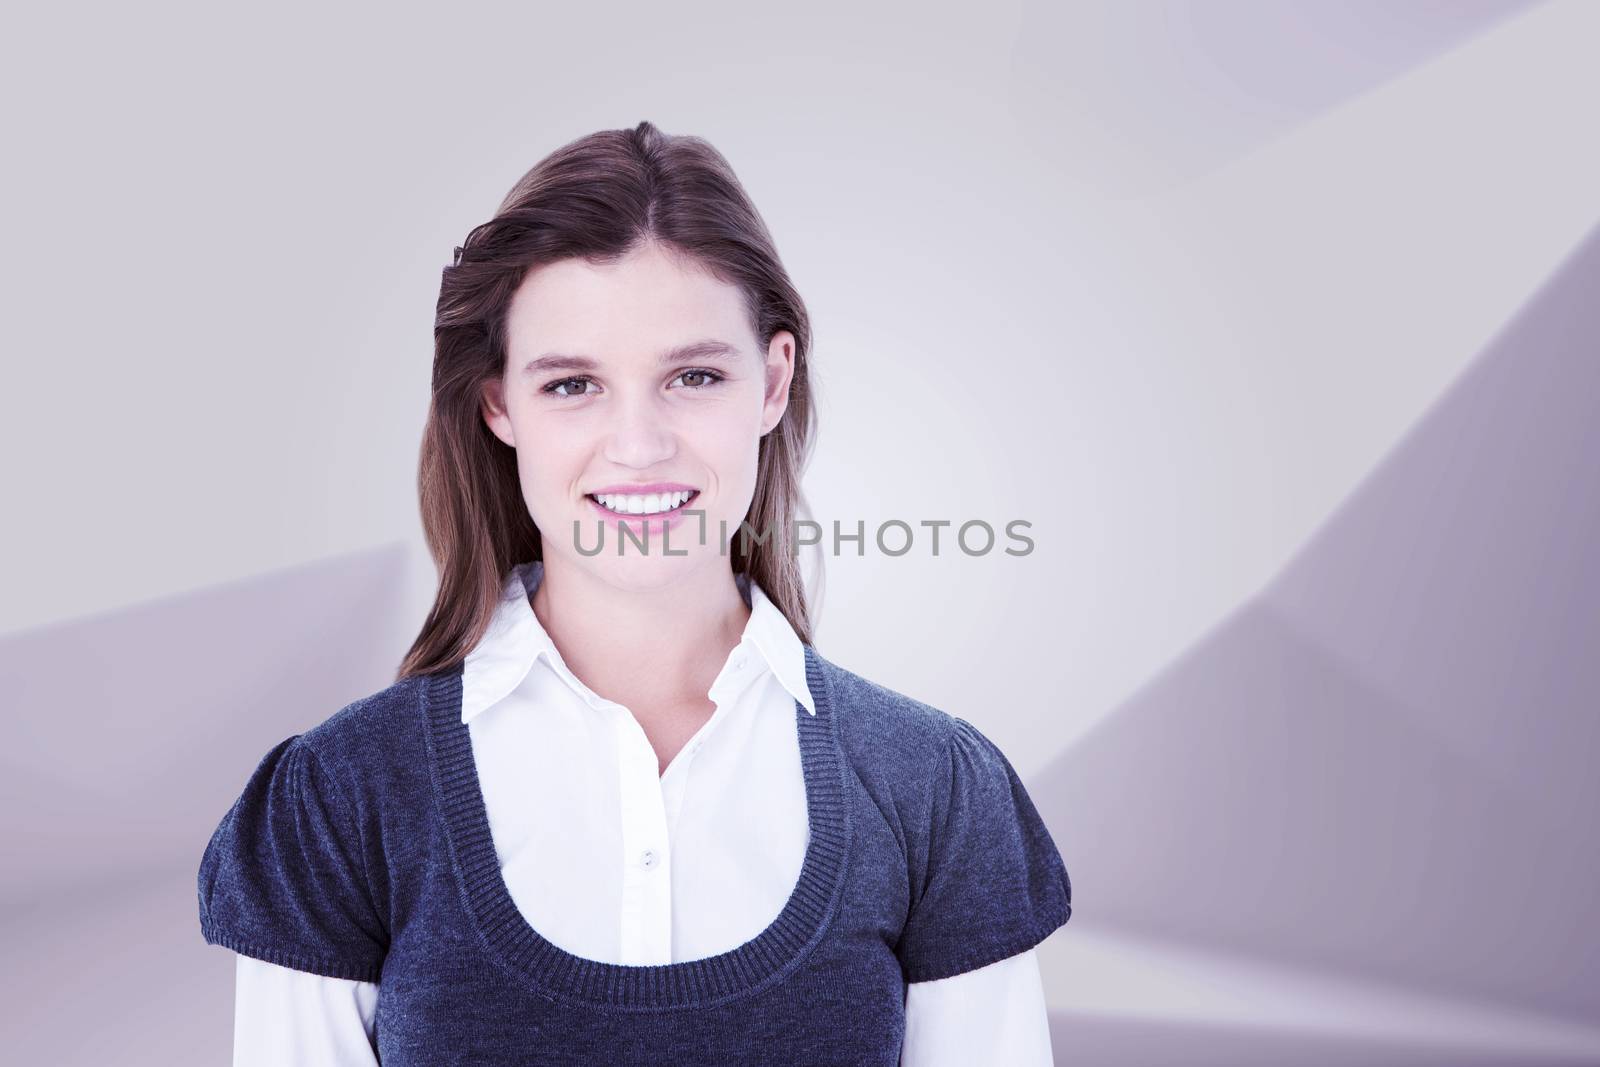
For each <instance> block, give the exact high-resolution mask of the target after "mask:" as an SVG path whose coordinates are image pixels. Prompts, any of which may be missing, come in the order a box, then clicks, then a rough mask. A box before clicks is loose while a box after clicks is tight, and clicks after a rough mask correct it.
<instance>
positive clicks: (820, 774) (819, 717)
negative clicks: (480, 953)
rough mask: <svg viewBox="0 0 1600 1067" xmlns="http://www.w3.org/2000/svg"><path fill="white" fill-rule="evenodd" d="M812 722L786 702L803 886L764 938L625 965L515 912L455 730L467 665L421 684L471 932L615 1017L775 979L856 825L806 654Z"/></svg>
mask: <svg viewBox="0 0 1600 1067" xmlns="http://www.w3.org/2000/svg"><path fill="white" fill-rule="evenodd" d="M805 655H806V684H807V685H808V687H809V688H810V690H811V696H812V700H813V702H814V703H815V705H816V712H817V713H816V714H815V715H812V714H811V713H810V712H808V711H807V710H806V708H805V705H803V704H801V703H800V702H799V701H798V700H796V701H795V702H794V708H795V728H796V730H797V731H798V734H799V741H800V760H801V765H802V769H803V771H804V775H805V788H806V817H807V822H808V825H809V830H810V839H809V841H808V842H807V845H806V854H805V859H804V862H803V864H802V866H801V870H800V877H799V880H798V881H797V882H796V884H795V886H794V889H793V890H792V891H791V893H790V895H789V899H788V901H787V902H786V903H785V904H784V907H783V910H782V911H781V912H780V913H779V914H778V917H777V918H776V919H774V920H773V921H772V923H771V924H770V925H768V926H767V927H766V929H764V930H762V931H761V933H759V934H757V935H756V936H755V937H754V938H752V939H751V940H749V941H746V942H744V943H743V944H742V945H739V946H738V947H736V948H733V949H730V950H729V951H726V952H722V953H719V954H717V955H715V956H707V957H703V958H701V959H697V960H685V961H682V962H678V963H665V964H647V965H642V966H640V965H632V964H618V963H606V962H602V961H600V960H593V959H588V958H586V957H583V956H577V955H574V954H572V953H570V952H567V951H566V950H564V949H562V948H560V947H559V946H557V945H555V944H553V943H552V942H550V941H547V940H546V939H545V938H544V937H543V936H542V935H540V933H539V932H538V931H537V930H535V929H534V928H533V926H532V925H531V924H529V923H528V921H527V919H526V918H525V917H524V916H523V914H522V913H521V912H520V911H518V910H517V907H516V904H515V903H514V902H513V900H512V898H511V893H510V891H509V890H508V889H507V888H506V883H505V879H504V877H503V876H502V874H501V872H500V864H499V861H498V858H497V856H496V853H495V848H494V841H493V839H492V837H491V834H490V830H489V819H488V812H487V810H486V808H485V806H484V800H483V790H482V788H481V786H480V784H479V780H478V768H477V762H476V760H475V759H474V758H473V754H472V738H471V734H470V732H469V730H468V727H467V724H466V723H463V722H462V721H461V695H462V671H463V669H464V666H463V665H458V666H457V667H455V668H454V669H452V670H449V671H443V672H437V673H434V674H431V675H427V676H426V677H425V678H424V685H423V687H422V690H423V699H424V704H425V708H424V710H425V715H426V719H427V725H428V729H427V730H426V731H425V733H426V734H427V738H428V755H429V760H430V763H431V773H432V776H433V782H434V791H435V795H436V798H437V800H438V803H439V807H440V812H441V814H442V816H443V818H444V823H445V831H446V836H447V838H448V840H449V844H450V856H451V863H452V866H453V868H454V873H455V876H456V880H457V883H458V885H459V886H460V889H461V892H462V897H463V900H464V902H465V904H466V907H467V911H468V912H469V913H470V917H471V920H472V923H473V925H474V926H475V927H476V928H477V930H478V933H479V934H480V936H481V938H482V940H483V941H484V943H485V944H486V945H487V946H488V949H489V951H490V952H492V953H493V954H495V955H496V956H498V957H499V958H500V959H501V961H502V962H503V963H504V964H505V965H507V966H508V967H509V968H510V969H511V970H512V971H513V972H514V973H515V974H518V975H520V976H522V977H523V978H524V979H526V980H527V982H528V983H529V985H530V986H532V987H534V988H536V989H537V990H539V991H540V992H541V993H543V994H545V995H551V996H555V997H557V998H558V999H563V1000H568V1001H572V1002H577V1003H581V1004H586V1005H591V1006H601V1007H607V1008H610V1009H613V1010H635V1011H660V1010H667V1009H673V1008H698V1007H707V1006H710V1005H712V1004H716V1003H719V1002H721V1001H723V1000H727V999H731V998H733V997H737V996H740V995H742V994H745V993H748V992H752V991H754V990H755V989H757V988H758V987H764V986H765V985H766V984H767V983H768V982H769V981H777V980H781V979H782V977H783V976H784V975H786V974H787V973H788V972H789V971H790V970H792V969H793V968H794V967H796V966H798V965H799V963H800V961H801V959H802V958H803V957H804V956H805V955H806V953H808V952H809V951H810V949H811V947H812V946H813V945H815V943H816V942H817V941H819V940H821V938H822V936H823V935H824V934H825V933H826V930H827V926H828V923H829V922H830V920H831V919H832V917H833V915H834V914H835V913H836V911H837V910H838V907H839V898H840V895H841V893H842V891H843V887H844V873H845V866H846V858H847V856H848V854H849V845H850V836H851V829H852V820H851V818H850V812H849V810H848V807H847V806H846V804H845V791H844V777H843V775H844V760H843V756H842V753H841V751H840V746H839V736H838V726H837V723H836V720H835V718H834V709H833V704H832V700H831V699H830V697H831V694H830V692H829V686H828V684H827V680H826V678H825V677H824V671H823V663H822V661H821V657H820V656H819V654H818V653H817V651H816V649H814V648H813V647H812V646H811V645H809V644H807V645H805Z"/></svg>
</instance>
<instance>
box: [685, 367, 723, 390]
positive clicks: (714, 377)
mask: <svg viewBox="0 0 1600 1067" xmlns="http://www.w3.org/2000/svg"><path fill="white" fill-rule="evenodd" d="M678 377H679V378H688V377H694V378H704V379H708V380H707V381H706V382H705V384H704V385H691V386H690V387H689V388H690V389H706V388H709V387H710V386H713V385H716V384H717V383H718V382H720V381H722V380H723V376H722V375H721V374H718V373H717V372H716V371H714V370H703V369H701V368H699V367H696V368H694V369H693V370H686V371H684V372H683V373H681V374H679V375H678Z"/></svg>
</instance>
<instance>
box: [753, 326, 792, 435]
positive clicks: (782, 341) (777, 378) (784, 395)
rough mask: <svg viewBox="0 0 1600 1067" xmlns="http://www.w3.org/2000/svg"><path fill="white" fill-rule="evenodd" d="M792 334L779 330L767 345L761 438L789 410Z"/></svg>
mask: <svg viewBox="0 0 1600 1067" xmlns="http://www.w3.org/2000/svg"><path fill="white" fill-rule="evenodd" d="M794 356H795V341H794V334H792V333H790V332H789V331H788V330H779V331H778V332H777V333H775V334H773V335H772V340H771V341H770V342H768V344H767V364H766V395H765V397H764V399H763V401H762V404H761V436H763V437H765V436H766V435H767V434H769V433H771V432H772V430H773V428H774V427H775V426H777V425H778V423H779V421H780V420H782V418H783V413H784V412H785V411H787V410H789V383H790V382H792V381H793V380H794Z"/></svg>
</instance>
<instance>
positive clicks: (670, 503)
mask: <svg viewBox="0 0 1600 1067" xmlns="http://www.w3.org/2000/svg"><path fill="white" fill-rule="evenodd" d="M693 495H694V493H692V492H690V491H687V490H684V491H680V492H676V493H645V494H643V495H637V494H626V495H625V494H621V493H601V494H598V495H596V496H595V497H594V499H595V500H598V501H599V502H600V504H601V506H602V507H604V508H605V509H606V510H608V511H615V512H617V513H618V514H621V515H655V514H657V513H658V512H662V511H671V510H672V509H673V508H676V507H680V506H682V504H683V502H684V501H685V500H688V499H689V498H690V497H691V496H693Z"/></svg>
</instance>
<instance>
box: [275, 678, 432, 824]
mask: <svg viewBox="0 0 1600 1067" xmlns="http://www.w3.org/2000/svg"><path fill="white" fill-rule="evenodd" d="M433 678H434V676H433V675H412V676H409V677H406V678H402V679H400V680H399V681H396V682H393V683H391V684H390V685H388V686H385V687H384V688H383V689H380V690H378V691H377V692H374V693H369V694H367V695H366V696H363V697H361V698H359V699H357V700H353V701H351V702H350V703H348V704H345V705H344V706H343V707H341V708H339V709H338V710H337V711H335V712H334V713H333V714H331V715H329V716H328V717H327V718H325V719H323V720H322V721H321V722H319V723H317V724H316V725H315V726H313V727H311V728H310V729H308V730H306V731H305V732H304V733H302V734H300V735H299V736H298V737H296V738H295V744H296V745H298V746H300V747H301V748H303V749H304V750H305V751H306V752H307V753H308V754H309V757H310V759H311V761H312V762H314V763H315V764H316V765H317V767H318V769H319V770H320V771H321V772H322V773H323V774H324V775H326V776H327V777H329V778H331V779H332V780H333V782H334V785H335V786H336V788H338V790H339V791H340V792H341V793H343V794H345V796H346V800H347V802H351V803H358V802H360V801H375V800H378V799H379V797H380V796H381V794H383V793H385V792H388V791H392V790H394V789H397V788H398V789H402V790H404V789H414V788H419V787H420V786H421V784H422V783H421V781H420V780H419V777H418V776H419V775H421V776H423V777H425V776H426V767H427V749H426V745H427V737H426V731H427V700H428V698H429V695H430V684H431V683H432V681H433ZM363 806H364V805H363Z"/></svg>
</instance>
